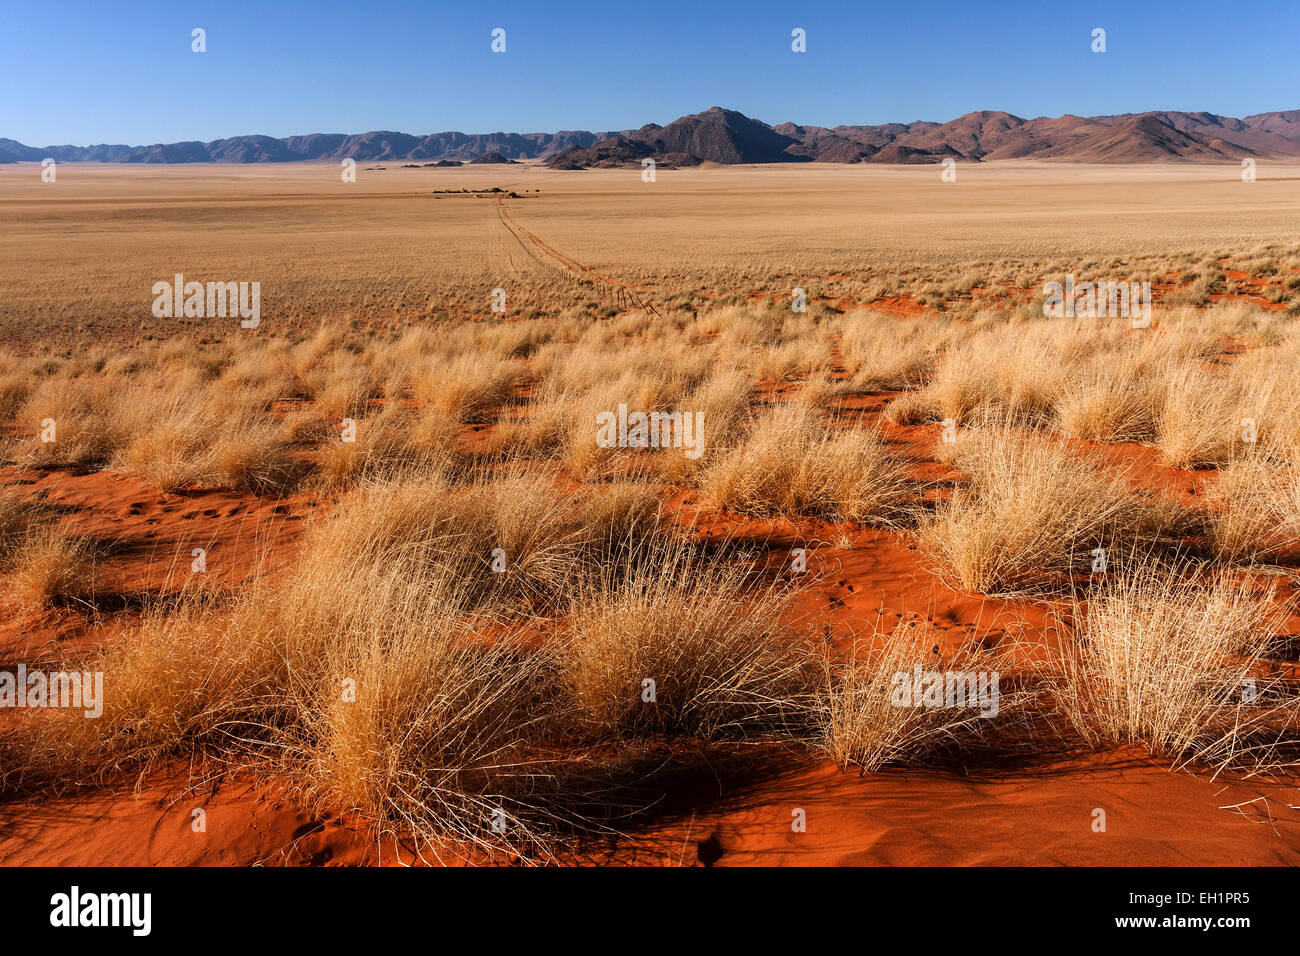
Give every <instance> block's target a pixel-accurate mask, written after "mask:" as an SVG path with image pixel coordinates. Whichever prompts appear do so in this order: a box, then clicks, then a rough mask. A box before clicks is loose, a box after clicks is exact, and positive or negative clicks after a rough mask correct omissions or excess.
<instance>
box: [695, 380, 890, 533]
mask: <svg viewBox="0 0 1300 956" xmlns="http://www.w3.org/2000/svg"><path fill="white" fill-rule="evenodd" d="M700 489H701V493H702V495H703V496H704V498H705V499H706V500H707V501H708V502H709V503H710V504H711V505H713V506H714V507H718V508H731V509H734V510H736V511H742V512H749V513H753V514H764V515H771V514H785V515H790V514H804V515H822V516H826V517H832V518H836V519H839V520H841V521H853V522H858V523H864V524H886V525H887V524H894V523H898V522H901V521H904V520H906V519H907V517H908V515H909V513H910V508H909V503H910V501H911V498H912V492H911V489H910V486H909V483H908V480H907V476H906V472H905V470H904V468H903V467H902V465H901V464H900V463H899V462H898V461H897V460H896V459H895V458H894V456H893V455H891V454H890V452H889V451H888V450H887V448H886V446H885V443H884V441H883V439H881V437H880V436H879V435H878V434H876V433H875V432H872V431H868V430H866V429H860V428H844V429H836V428H834V427H832V426H830V425H827V424H826V423H824V422H823V421H822V420H821V419H820V418H819V417H818V415H817V414H816V413H815V412H813V411H811V410H810V409H807V408H805V407H802V406H797V405H785V406H778V407H777V408H775V409H773V410H772V411H770V412H768V413H767V414H766V415H763V416H761V417H759V418H756V419H755V420H754V421H753V422H752V424H751V425H750V428H749V433H748V435H747V437H746V438H745V440H744V441H743V442H741V443H739V444H738V445H737V446H736V448H735V449H734V450H733V451H731V452H730V453H729V454H727V455H726V456H725V457H723V458H722V460H721V461H719V462H718V463H717V464H716V465H714V466H712V467H711V468H710V469H708V471H706V473H705V474H704V476H703V477H702V479H701V485H700Z"/></svg>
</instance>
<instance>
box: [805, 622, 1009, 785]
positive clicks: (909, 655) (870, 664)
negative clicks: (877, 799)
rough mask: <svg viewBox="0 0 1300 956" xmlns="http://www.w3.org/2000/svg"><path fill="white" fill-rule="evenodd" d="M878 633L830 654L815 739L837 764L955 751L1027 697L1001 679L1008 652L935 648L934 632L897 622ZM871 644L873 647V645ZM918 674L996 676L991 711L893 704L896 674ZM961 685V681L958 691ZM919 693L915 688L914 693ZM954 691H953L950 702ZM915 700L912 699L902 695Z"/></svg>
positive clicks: (984, 734) (1004, 720)
mask: <svg viewBox="0 0 1300 956" xmlns="http://www.w3.org/2000/svg"><path fill="white" fill-rule="evenodd" d="M881 637H882V638H883V640H881V641H879V642H870V643H868V644H865V645H862V646H859V645H858V644H856V643H855V645H854V646H853V648H852V649H851V651H850V652H849V654H848V656H847V657H846V658H843V659H839V660H830V661H828V662H827V665H826V676H825V682H824V685H823V687H822V690H821V692H820V694H819V701H818V715H819V730H818V746H819V748H820V749H822V750H823V751H825V752H826V753H827V754H829V755H830V756H831V757H832V758H833V759H834V760H835V762H836V763H838V764H839V765H840V766H841V767H845V768H847V767H849V766H856V767H859V768H861V769H862V771H863V772H867V773H869V772H872V771H875V770H879V769H880V768H881V767H885V766H889V765H894V764H915V763H918V762H923V761H925V760H927V759H928V758H930V757H932V756H934V755H935V754H936V753H938V752H947V753H951V752H957V751H960V750H963V749H967V748H971V747H977V746H979V745H980V744H981V743H983V742H985V741H986V740H987V739H988V737H989V735H990V732H991V730H992V729H993V727H994V725H995V724H997V725H998V726H999V727H1005V726H1006V725H1007V724H1008V723H1009V722H1014V721H1016V720H1019V719H1020V715H1019V713H1018V712H1019V709H1020V708H1021V707H1023V706H1024V704H1025V703H1026V702H1027V698H1026V694H1025V693H1024V692H1009V691H1007V690H1006V689H1005V688H1004V684H1003V681H1004V680H1005V679H1006V678H1007V676H1008V675H1007V673H1006V670H1007V668H1008V666H1009V664H1010V660H1009V656H1008V655H1007V654H1005V653H1000V654H976V653H971V652H969V651H964V652H959V653H957V654H952V655H949V656H948V657H947V658H944V657H940V656H939V655H937V654H935V652H934V651H935V649H936V648H937V647H938V645H939V638H938V636H937V634H936V633H935V632H934V631H933V630H932V629H928V628H920V629H918V628H913V627H909V626H908V622H900V623H899V624H898V626H897V627H896V628H895V629H894V631H893V632H892V633H889V634H885V635H882V636H881ZM873 644H874V645H875V646H873ZM918 665H919V666H920V667H921V669H922V673H925V672H937V673H939V674H941V675H943V679H944V680H945V681H946V680H947V675H948V674H954V675H956V674H958V673H961V674H967V673H969V674H979V673H983V674H984V675H985V676H986V678H988V679H989V680H992V679H994V678H996V679H997V680H998V690H997V700H996V712H995V711H994V710H993V708H985V710H984V712H982V711H981V707H980V705H979V704H978V703H977V702H970V701H968V702H967V703H968V706H947V705H946V704H947V701H945V704H944V705H941V706H933V707H931V706H900V700H899V698H898V693H897V692H898V690H899V687H900V679H901V678H906V679H908V680H912V678H913V675H914V673H915V668H916V667H917V666H918ZM964 693H965V689H964V688H963V694H964ZM918 696H919V694H918ZM956 700H957V698H956V697H955V695H954V698H953V701H954V703H955V702H956ZM909 703H911V704H915V703H916V700H915V698H912V699H910V700H909Z"/></svg>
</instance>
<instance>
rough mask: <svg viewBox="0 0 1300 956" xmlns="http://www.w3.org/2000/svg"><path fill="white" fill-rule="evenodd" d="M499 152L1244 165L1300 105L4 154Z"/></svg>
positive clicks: (752, 159)
mask: <svg viewBox="0 0 1300 956" xmlns="http://www.w3.org/2000/svg"><path fill="white" fill-rule="evenodd" d="M493 155H498V156H500V157H501V158H502V159H505V160H526V159H540V160H545V161H548V163H549V164H550V165H552V166H554V167H555V168H557V169H579V168H583V167H586V166H627V165H637V164H639V163H640V161H641V160H642V159H644V158H646V157H647V156H649V157H654V158H655V160H656V162H659V163H662V164H664V165H677V166H683V165H693V164H698V163H701V162H710V163H719V164H724V165H735V164H738V163H797V162H822V163H938V162H941V161H942V160H943V159H945V158H952V159H957V160H959V161H983V160H999V159H1025V158H1033V159H1042V160H1055V161H1059V162H1098V163H1133V162H1141V163H1150V162H1216V163H1236V162H1239V161H1240V160H1241V159H1242V158H1243V157H1247V156H1250V157H1265V158H1273V159H1289V160H1295V159H1300V110H1282V111H1277V112H1271V113H1256V114H1253V115H1251V116H1247V117H1244V118H1241V119H1236V118H1234V117H1230V116H1218V115H1216V114H1214V113H1207V112H1203V111H1202V112H1178V111H1171V110H1154V111H1151V112H1147V113H1137V114H1121V115H1114V116H1092V117H1085V116H1074V115H1071V114H1066V115H1064V116H1057V117H1038V118H1037V119H1024V118H1022V117H1019V116H1015V115H1013V114H1011V113H1006V112H1002V111H999V110H980V111H977V112H972V113H966V114H965V115H963V116H959V117H957V118H956V119H953V120H949V121H948V122H946V123H933V122H928V121H918V122H914V123H884V124H881V125H878V126H847V125H841V126H836V127H833V128H827V127H824V126H803V125H799V124H796V123H782V124H780V125H779V126H775V127H773V126H769V125H768V124H766V123H763V122H760V121H759V120H756V119H752V118H750V117H748V116H745V115H744V114H743V113H738V112H736V111H735V110H728V109H723V108H722V107H718V106H715V107H712V108H710V109H707V110H705V111H703V112H702V113H692V114H690V115H687V116H682V117H680V118H678V119H675V120H673V121H672V122H671V123H669V124H668V125H666V126H659V125H657V124H655V123H650V124H647V125H646V126H642V127H641V128H640V129H637V130H622V131H611V132H603V133H593V132H589V131H587V130H561V131H559V132H556V133H475V134H466V133H459V132H444V133H430V134H428V135H425V136H415V135H412V134H410V133H400V132H392V131H386V130H374V131H371V132H368V133H357V134H350V135H348V134H343V133H311V134H308V135H304V136H288V137H285V138H283V139H277V138H275V137H272V136H259V135H250V136H233V137H229V138H226V139H218V140H213V141H212V142H208V143H202V142H198V141H190V142H181V143H155V144H153V145H150V146H124V145H107V144H105V145H97V146H45V147H32V146H26V145H24V144H23V143H19V142H17V141H15V140H12V139H0V162H3V163H12V162H40V161H41V160H42V159H44V158H46V157H53V158H54V159H55V160H57V161H58V162H109V163H213V162H216V163H283V162H304V161H317V162H338V161H340V160H342V159H345V158H351V159H355V160H356V161H357V162H374V161H438V160H443V161H449V162H450V161H459V162H469V161H473V160H476V159H480V158H481V157H485V156H493Z"/></svg>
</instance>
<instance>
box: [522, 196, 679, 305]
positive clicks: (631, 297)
mask: <svg viewBox="0 0 1300 956" xmlns="http://www.w3.org/2000/svg"><path fill="white" fill-rule="evenodd" d="M497 213H498V214H499V215H500V217H501V223H502V225H504V226H505V227H506V228H507V229H508V230H510V232H511V234H512V235H514V237H515V238H516V239H517V240H519V244H520V245H524V239H527V240H528V242H529V243H531V244H532V246H533V247H534V248H535V249H538V250H540V251H541V252H542V253H544V254H545V255H547V256H549V257H550V258H552V259H554V260H555V261H556V262H558V263H560V265H561V266H563V267H564V268H565V269H567V270H568V271H569V272H571V273H573V274H574V275H575V276H577V277H578V278H580V279H587V280H588V281H592V282H595V283H597V284H598V285H600V286H602V287H604V288H606V289H608V290H611V291H613V293H614V296H615V299H616V300H617V301H618V303H619V304H620V305H624V306H626V307H628V308H638V309H642V310H644V311H646V312H650V313H652V314H653V315H659V314H660V313H659V310H658V309H657V308H655V304H654V302H653V301H652V300H651V299H650V298H649V297H648V296H646V297H642V295H641V293H643V292H649V290H648V289H645V288H644V287H641V286H634V285H629V284H628V283H626V282H621V281H619V280H618V279H615V278H612V277H611V276H607V275H604V274H603V273H600V272H597V271H596V270H595V269H593V268H592V267H591V266H589V265H587V264H586V263H585V262H582V261H580V260H578V259H575V258H573V257H572V256H569V255H565V254H564V253H563V252H560V250H558V249H556V248H555V247H554V246H552V245H551V244H550V243H549V242H547V241H546V240H545V239H543V238H542V237H541V236H539V235H537V234H536V233H534V232H531V231H529V230H528V229H525V228H524V227H523V226H521V225H520V224H519V221H518V220H517V219H515V217H514V216H512V215H510V213H508V212H506V206H505V200H504V198H503V197H500V196H498V197H497ZM521 236H522V237H523V238H520V237H521ZM524 248H526V249H527V248H528V247H527V246H526V245H525V246H524ZM529 251H530V253H531V251H532V250H529Z"/></svg>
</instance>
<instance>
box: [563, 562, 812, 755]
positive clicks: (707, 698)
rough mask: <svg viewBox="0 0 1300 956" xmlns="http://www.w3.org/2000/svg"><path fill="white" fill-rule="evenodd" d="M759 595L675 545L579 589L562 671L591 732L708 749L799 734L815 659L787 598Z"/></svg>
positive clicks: (771, 592) (736, 572)
mask: <svg viewBox="0 0 1300 956" xmlns="http://www.w3.org/2000/svg"><path fill="white" fill-rule="evenodd" d="M756 585H757V582H754V581H753V580H751V579H750V576H749V575H748V574H747V573H746V572H745V571H744V569H743V568H737V567H735V566H724V565H721V564H717V563H710V562H709V561H706V560H704V559H701V558H698V557H694V556H692V555H691V553H690V552H689V551H686V550H684V549H681V548H676V547H670V548H668V549H664V550H661V551H657V552H656V553H653V554H650V555H646V556H644V557H643V558H642V559H641V560H639V561H637V562H635V563H634V564H633V565H632V566H631V569H630V571H629V572H628V573H627V574H626V576H624V575H614V574H609V573H603V574H600V575H599V576H598V577H597V578H596V580H595V581H594V582H592V583H590V584H588V585H586V586H585V587H584V588H582V589H580V590H578V591H576V592H575V593H574V595H573V601H572V608H571V611H570V615H569V628H568V630H567V634H566V638H565V645H564V647H563V649H562V650H561V651H560V652H559V661H560V667H561V670H562V673H563V679H564V681H565V684H566V686H567V688H568V692H569V694H570V695H571V696H572V698H573V701H574V703H575V706H576V708H577V711H578V719H579V722H580V725H581V726H582V728H583V729H584V730H585V731H587V732H588V733H592V734H597V735H601V736H609V735H613V736H626V735H636V734H660V733H669V734H686V735H689V736H691V737H694V738H701V739H720V738H727V737H752V736H755V735H763V734H771V733H777V732H780V733H790V732H793V731H794V730H796V729H797V728H799V727H800V726H801V725H802V724H803V722H804V721H805V720H806V717H807V711H808V706H809V694H810V693H811V692H812V689H813V686H814V676H815V675H814V672H813V670H812V669H811V667H810V663H811V655H810V653H809V651H808V650H807V648H806V647H805V646H801V645H802V644H803V642H802V641H801V639H800V638H799V636H798V633H797V631H796V630H795V629H794V628H793V627H792V626H791V625H790V624H789V623H788V622H787V619H788V615H789V612H790V609H789V599H790V595H789V594H788V593H786V592H783V591H782V590H781V589H779V588H778V589H773V588H770V587H767V588H760V587H757V586H756ZM651 694H653V697H654V699H653V701H651V700H649V699H648V698H649V696H650V695H651Z"/></svg>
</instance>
